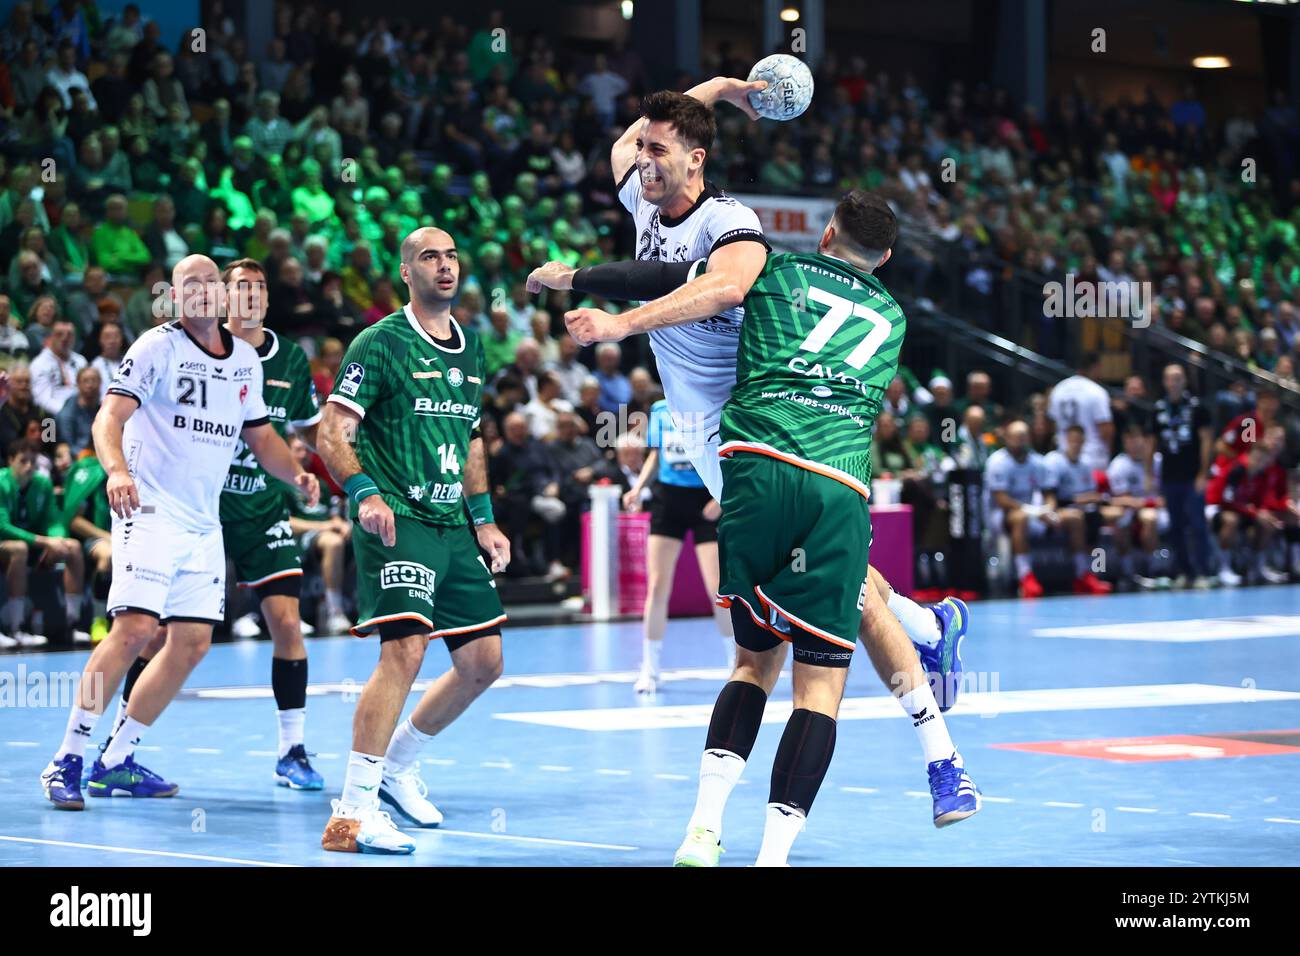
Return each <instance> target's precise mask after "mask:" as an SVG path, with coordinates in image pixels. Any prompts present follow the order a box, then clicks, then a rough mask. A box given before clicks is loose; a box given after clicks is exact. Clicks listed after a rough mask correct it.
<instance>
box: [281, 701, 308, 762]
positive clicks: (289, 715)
mask: <svg viewBox="0 0 1300 956" xmlns="http://www.w3.org/2000/svg"><path fill="white" fill-rule="evenodd" d="M275 715H276V717H278V718H279V720H280V756H281V757H283V756H284V755H285V754H287V753H288V752H289V751H290V750H292V749H293V748H294V747H296V746H298V745H299V744H300V743H302V735H303V728H304V727H305V726H306V724H307V708H305V707H291V708H289V709H288V710H277V711H276V712H275Z"/></svg>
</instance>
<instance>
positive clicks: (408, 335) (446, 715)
mask: <svg viewBox="0 0 1300 956" xmlns="http://www.w3.org/2000/svg"><path fill="white" fill-rule="evenodd" d="M401 251H402V261H401V267H400V268H401V275H402V281H403V282H405V283H406V285H407V286H408V288H409V289H410V299H411V301H410V304H409V305H407V306H406V307H405V308H403V309H402V310H401V311H399V312H395V313H393V314H392V315H390V316H388V317H387V318H384V319H381V320H380V321H379V322H377V323H375V324H374V325H372V326H370V327H369V328H367V329H365V330H364V331H363V332H361V334H360V335H358V336H357V337H356V339H355V340H354V341H353V342H352V345H351V346H350V347H349V349H348V352H347V355H346V356H344V359H343V370H342V372H341V373H340V374H339V376H338V378H337V380H336V381H335V384H334V391H333V393H332V394H331V395H330V397H329V400H328V402H327V404H326V406H325V413H324V418H323V420H322V422H321V457H322V458H323V459H324V461H325V464H326V465H327V466H328V467H329V469H330V473H331V474H332V475H333V476H334V477H335V479H336V480H337V481H338V482H339V483H340V484H342V486H343V488H344V490H345V491H346V492H347V495H348V497H349V498H350V499H351V500H352V504H353V508H354V512H353V513H354V516H355V521H356V524H357V525H359V527H358V528H356V529H355V530H354V533H353V536H352V546H353V551H354V554H355V557H356V566H357V597H358V603H359V615H358V616H359V620H358V621H357V624H356V626H355V627H353V629H352V633H353V634H356V635H357V636H359V637H365V636H367V635H371V634H378V635H379V640H380V646H379V665H378V666H377V667H376V669H375V671H374V673H373V674H371V676H370V679H369V681H367V682H366V686H365V689H364V690H363V691H362V692H361V698H360V700H358V702H357V708H356V714H355V716H354V718H353V722H352V752H351V754H350V755H349V757H348V768H347V777H346V780H345V782H344V785H343V794H342V798H341V799H340V800H336V801H334V815H333V816H332V817H331V818H330V821H329V823H328V824H327V825H326V827H325V833H324V835H323V836H322V837H321V845H322V846H323V847H324V848H325V849H327V850H342V851H348V852H354V853H355V852H370V853H412V852H414V850H415V843H414V842H413V841H412V840H410V839H409V838H408V837H406V836H405V835H403V834H402V833H401V832H400V831H398V830H397V828H396V827H395V826H394V825H393V822H392V820H391V818H390V817H389V816H388V814H387V813H384V812H382V811H381V810H380V809H379V801H380V799H381V798H382V799H384V800H385V801H387V802H388V803H389V804H390V805H392V806H393V807H394V808H395V809H397V810H398V812H400V813H401V814H403V816H405V817H407V818H408V819H410V820H411V821H412V822H414V823H415V824H416V825H417V826H422V827H429V826H437V825H438V823H440V822H441V820H442V815H441V814H440V813H438V811H437V809H436V808H435V807H434V806H433V804H431V803H430V802H429V801H428V800H427V799H426V794H427V790H426V788H425V786H424V784H423V783H422V782H421V780H420V777H419V763H418V759H417V758H418V756H419V752H420V748H421V746H422V745H423V744H424V743H425V742H426V741H427V740H428V739H429V737H431V736H432V735H434V734H436V733H438V732H439V731H440V730H442V729H443V728H445V727H446V726H447V725H448V724H450V723H451V722H452V721H453V720H455V719H456V717H458V716H459V715H460V714H461V713H462V712H463V711H464V710H465V708H466V707H468V706H469V705H470V703H472V702H473V701H474V699H475V698H477V697H478V696H479V694H481V693H482V692H483V691H484V690H486V689H487V688H488V687H489V686H491V684H492V682H493V681H495V680H496V679H497V677H498V676H499V675H500V673H501V669H502V657H501V622H502V621H504V620H505V617H506V616H505V613H504V612H503V611H502V608H501V600H500V598H499V597H498V596H497V592H496V582H495V581H494V580H493V579H492V574H493V573H495V572H498V571H502V570H504V569H505V566H506V564H507V563H508V562H509V560H510V545H509V541H508V539H507V538H506V536H505V535H504V534H502V533H501V531H500V529H499V528H497V526H496V523H495V521H494V520H493V517H492V504H491V498H490V495H489V493H488V483H487V463H486V459H485V456H484V452H483V439H482V437H481V436H480V435H479V432H478V427H479V414H480V405H481V402H482V396H483V384H484V381H483V380H484V377H485V375H486V367H485V363H484V360H483V344H482V342H481V340H480V339H479V337H478V335H477V334H476V333H475V332H474V331H472V330H470V329H466V328H462V327H461V326H460V324H459V323H457V322H456V320H455V319H454V318H453V317H452V314H451V305H452V301H453V300H454V299H455V297H456V293H457V290H458V287H459V280H460V265H459V262H458V261H457V257H456V245H455V242H454V240H453V239H452V238H451V236H450V235H448V234H447V233H446V232H443V231H442V230H441V229H435V228H432V227H426V228H421V229H417V230H415V231H414V232H412V233H411V234H410V235H408V236H407V237H406V238H405V239H404V240H403V241H402V249H401ZM467 505H468V508H469V513H470V517H471V519H472V521H473V525H474V527H473V532H472V533H471V530H470V525H469V524H468V523H467V522H466V519H465V508H466V506H467ZM476 537H477V542H476V541H475V538H476ZM480 546H481V547H482V548H483V550H485V551H486V552H487V553H488V554H489V555H490V556H491V560H492V565H491V568H489V567H488V565H487V563H486V562H485V561H484V560H483V558H482V557H481V556H480V554H479V547H480ZM430 637H439V638H442V639H443V641H444V643H446V645H447V648H448V650H449V651H450V653H451V662H452V666H451V669H450V670H448V671H446V672H445V673H444V674H443V675H442V676H441V677H439V678H438V679H437V680H436V681H434V683H433V685H432V686H431V687H430V688H429V689H428V690H427V691H426V692H425V693H424V696H423V697H422V698H421V699H420V702H419V703H418V704H417V705H416V706H415V710H414V711H413V712H412V714H411V716H410V717H409V718H408V719H407V720H406V721H404V722H403V723H402V725H401V726H400V727H397V729H396V732H394V727H395V726H396V724H397V719H398V717H400V716H401V712H402V705H403V703H404V702H405V700H406V697H407V695H408V694H409V693H410V690H411V684H412V683H413V682H414V680H415V676H416V674H417V673H418V672H419V669H420V665H421V663H422V662H423V660H424V653H425V649H426V647H427V646H428V642H429V638H430Z"/></svg>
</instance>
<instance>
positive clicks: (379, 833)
mask: <svg viewBox="0 0 1300 956" xmlns="http://www.w3.org/2000/svg"><path fill="white" fill-rule="evenodd" d="M330 806H332V807H333V808H334V815H333V816H332V817H330V822H329V823H327V824H326V825H325V833H324V834H323V835H322V836H321V840H320V845H321V847H322V848H324V849H326V850H336V851H339V852H342V853H391V854H403V853H414V852H415V841H414V840H412V839H411V838H410V837H408V836H407V835H406V834H405V833H403V832H402V831H401V830H399V829H397V827H396V826H395V825H394V824H393V818H392V817H390V816H389V815H388V814H387V813H386V812H385V811H383V810H380V809H379V808H378V807H349V806H346V805H345V804H344V803H343V801H342V800H331V801H330Z"/></svg>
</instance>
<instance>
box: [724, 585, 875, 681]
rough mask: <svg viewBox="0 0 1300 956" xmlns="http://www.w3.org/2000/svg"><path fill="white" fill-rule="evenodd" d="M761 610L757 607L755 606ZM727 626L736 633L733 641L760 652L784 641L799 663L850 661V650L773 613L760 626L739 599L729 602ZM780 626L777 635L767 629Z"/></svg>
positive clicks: (843, 664) (836, 664) (841, 664)
mask: <svg viewBox="0 0 1300 956" xmlns="http://www.w3.org/2000/svg"><path fill="white" fill-rule="evenodd" d="M755 610H756V611H758V613H760V614H761V613H762V611H763V609H762V608H761V607H758V608H755ZM731 625H732V629H733V630H734V631H735V632H736V643H737V644H739V645H740V646H741V647H743V648H744V649H745V650H747V651H753V652H754V653H756V654H761V653H763V652H764V651H770V650H771V649H772V648H774V647H780V645H781V641H783V640H784V641H786V642H787V643H789V645H790V646H791V647H792V648H794V650H793V653H794V659H795V660H797V661H799V662H801V663H803V664H815V665H816V666H818V667H848V666H849V662H850V661H852V660H853V649H852V648H848V647H840V646H839V645H838V644H832V643H831V642H830V641H828V640H826V639H825V638H823V637H818V636H817V635H816V634H813V633H812V632H811V631H805V630H804V629H803V628H802V627H800V626H799V625H798V624H794V623H793V622H791V621H788V620H786V619H785V618H782V617H779V616H776V615H774V616H773V620H772V622H771V624H770V625H760V624H759V623H758V622H757V621H755V620H754V618H753V616H752V615H751V613H750V610H749V608H748V607H746V605H745V604H744V603H743V602H741V601H735V602H734V603H732V605H731ZM771 627H776V628H781V629H782V634H781V635H780V636H778V635H777V634H775V633H774V632H773V631H772V630H771V629H770V628H771Z"/></svg>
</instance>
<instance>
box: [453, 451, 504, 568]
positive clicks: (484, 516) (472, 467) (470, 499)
mask: <svg viewBox="0 0 1300 956" xmlns="http://www.w3.org/2000/svg"><path fill="white" fill-rule="evenodd" d="M463 487H464V490H465V504H466V505H468V507H469V516H470V519H471V520H472V521H473V522H474V535H475V536H476V537H477V538H478V543H479V546H480V547H481V548H482V549H483V550H484V551H486V552H487V553H488V554H490V555H491V556H492V573H493V574H498V573H500V572H502V571H504V570H505V569H506V566H507V565H509V564H510V539H509V538H507V537H506V536H505V534H504V533H503V532H502V531H501V529H500V528H498V527H497V524H496V517H495V516H494V515H493V514H492V495H491V493H490V492H489V491H488V471H487V454H486V453H485V452H484V450H483V439H482V438H474V439H471V441H470V443H469V458H468V459H467V460H466V462H465V483H464V486H463Z"/></svg>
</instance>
